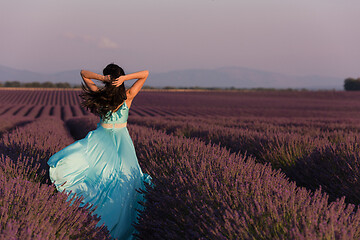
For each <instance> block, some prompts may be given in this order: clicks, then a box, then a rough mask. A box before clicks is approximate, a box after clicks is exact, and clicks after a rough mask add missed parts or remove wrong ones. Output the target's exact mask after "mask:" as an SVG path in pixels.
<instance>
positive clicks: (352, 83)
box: [344, 78, 360, 91]
mask: <svg viewBox="0 0 360 240" xmlns="http://www.w3.org/2000/svg"><path fill="white" fill-rule="evenodd" d="M344 89H345V91H360V78H358V79H355V78H346V79H345V81H344Z"/></svg>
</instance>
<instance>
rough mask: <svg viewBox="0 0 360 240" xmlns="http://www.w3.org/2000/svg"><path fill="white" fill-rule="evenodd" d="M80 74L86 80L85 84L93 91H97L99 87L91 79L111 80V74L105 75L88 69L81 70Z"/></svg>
mask: <svg viewBox="0 0 360 240" xmlns="http://www.w3.org/2000/svg"><path fill="white" fill-rule="evenodd" d="M80 75H81V77H82V79H83V80H84V82H85V85H86V86H87V87H88V88H89V89H90V90H91V91H94V92H95V91H97V90H98V89H99V88H98V87H97V86H96V85H95V83H94V82H93V81H92V80H91V79H95V80H99V81H102V82H107V81H110V75H107V76H103V75H100V74H97V73H94V72H91V71H88V70H81V71H80Z"/></svg>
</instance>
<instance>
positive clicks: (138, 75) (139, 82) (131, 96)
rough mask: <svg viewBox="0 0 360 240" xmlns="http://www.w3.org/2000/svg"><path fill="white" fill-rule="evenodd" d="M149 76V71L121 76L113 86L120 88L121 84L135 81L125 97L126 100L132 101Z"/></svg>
mask: <svg viewBox="0 0 360 240" xmlns="http://www.w3.org/2000/svg"><path fill="white" fill-rule="evenodd" d="M148 76H149V71H147V70H144V71H140V72H135V73H130V74H127V75H122V76H120V77H118V78H117V79H116V80H115V81H114V82H113V85H115V86H117V87H118V86H120V85H121V84H123V82H125V81H128V80H131V79H137V80H136V82H135V83H134V84H133V85H132V86H131V87H130V88H129V89H128V90H127V97H128V100H130V101H132V99H134V97H135V96H136V95H137V94H138V93H139V91H140V89H141V88H142V87H143V85H144V83H145V81H146V78H147V77H148Z"/></svg>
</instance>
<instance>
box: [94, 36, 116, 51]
mask: <svg viewBox="0 0 360 240" xmlns="http://www.w3.org/2000/svg"><path fill="white" fill-rule="evenodd" d="M98 46H99V47H101V48H110V49H116V48H118V47H119V46H118V45H117V43H116V42H114V41H112V40H111V39H109V38H107V37H102V38H101V39H100V42H99V43H98Z"/></svg>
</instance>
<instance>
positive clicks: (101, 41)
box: [63, 32, 119, 49]
mask: <svg viewBox="0 0 360 240" xmlns="http://www.w3.org/2000/svg"><path fill="white" fill-rule="evenodd" d="M63 36H64V37H65V38H67V39H70V40H76V41H81V42H83V43H90V44H93V45H96V46H97V47H99V48H106V49H117V48H119V45H118V44H117V43H116V42H114V41H113V40H111V39H109V38H107V37H94V36H90V35H85V34H75V33H71V32H67V33H64V34H63Z"/></svg>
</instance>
